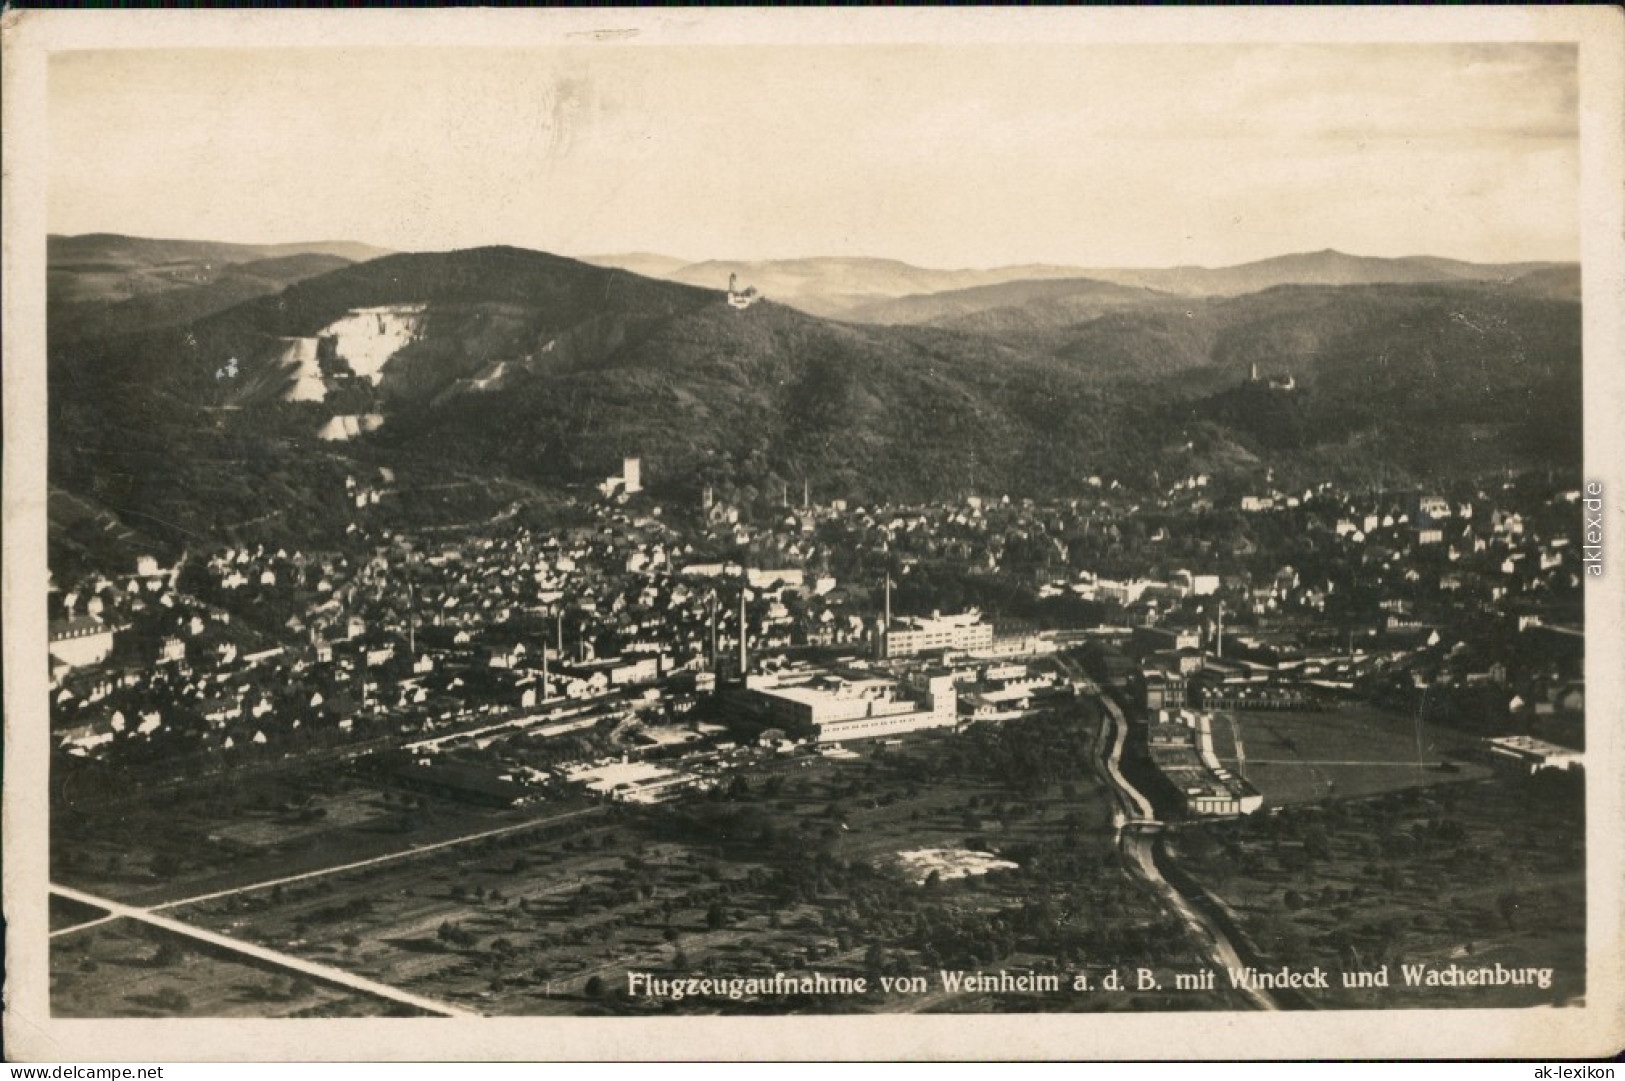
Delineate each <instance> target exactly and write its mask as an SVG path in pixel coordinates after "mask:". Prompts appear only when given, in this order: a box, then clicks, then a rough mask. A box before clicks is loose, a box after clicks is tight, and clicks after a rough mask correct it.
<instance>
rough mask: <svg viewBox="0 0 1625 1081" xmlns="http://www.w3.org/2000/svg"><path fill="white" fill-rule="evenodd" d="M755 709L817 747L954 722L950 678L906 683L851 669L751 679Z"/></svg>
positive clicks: (932, 674)
mask: <svg viewBox="0 0 1625 1081" xmlns="http://www.w3.org/2000/svg"><path fill="white" fill-rule="evenodd" d="M750 694H751V697H752V700H753V702H754V704H755V706H756V707H757V708H758V709H759V710H761V712H762V713H764V714H765V715H766V716H768V717H769V718H771V719H772V720H773V721H774V722H776V723H777V724H779V725H781V726H783V727H786V728H789V729H793V730H794V729H803V730H804V729H807V728H811V729H812V730H813V731H814V732H815V733H816V739H817V741H818V742H819V743H838V742H841V741H843V740H849V739H872V738H874V737H877V736H894V735H898V734H899V733H903V732H913V731H918V730H920V729H924V728H951V727H953V726H954V725H956V724H957V723H958V719H959V714H958V698H957V697H956V695H955V692H954V679H953V673H952V672H949V671H947V670H938V669H933V670H929V671H927V672H925V673H922V674H921V675H919V676H918V677H914V678H910V679H907V680H898V679H893V678H891V677H889V676H884V675H879V674H877V673H872V672H865V671H861V670H854V669H840V670H829V671H819V672H815V673H806V672H803V673H798V674H796V675H792V676H783V677H769V678H755V679H753V681H752V687H751V691H750Z"/></svg>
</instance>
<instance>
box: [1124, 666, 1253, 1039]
mask: <svg viewBox="0 0 1625 1081" xmlns="http://www.w3.org/2000/svg"><path fill="white" fill-rule="evenodd" d="M1098 701H1099V702H1100V704H1101V707H1102V708H1103V709H1105V711H1106V715H1107V718H1108V723H1107V724H1105V725H1102V726H1101V735H1100V737H1099V739H1098V742H1097V747H1098V748H1100V749H1101V750H1102V751H1103V752H1104V753H1103V754H1101V756H1100V758H1099V762H1100V764H1101V767H1102V771H1103V775H1104V776H1105V778H1106V780H1107V783H1108V784H1109V785H1110V786H1111V788H1112V791H1113V793H1114V794H1115V796H1116V798H1117V801H1118V807H1119V810H1120V813H1121V814H1122V815H1123V816H1124V817H1125V819H1126V821H1125V822H1124V824H1123V826H1122V828H1121V829H1120V830H1119V831H1118V844H1119V845H1120V846H1121V848H1122V851H1123V854H1124V855H1126V856H1128V857H1129V859H1130V861H1131V862H1132V864H1133V866H1134V867H1135V868H1136V869H1137V870H1138V871H1139V872H1140V875H1141V877H1143V878H1144V879H1145V880H1146V881H1147V882H1149V883H1151V885H1152V886H1154V887H1156V889H1157V890H1158V891H1159V892H1160V893H1161V894H1162V895H1163V896H1164V897H1166V898H1168V901H1169V903H1170V904H1172V905H1173V906H1174V909H1175V911H1177V912H1178V913H1179V915H1180V917H1181V918H1182V919H1184V921H1185V923H1186V924H1187V925H1188V926H1189V927H1190V928H1191V929H1192V930H1194V931H1195V932H1196V936H1197V939H1198V941H1201V942H1205V943H1207V944H1208V946H1209V947H1210V951H1211V953H1212V956H1213V960H1214V961H1216V962H1217V963H1218V964H1220V965H1222V966H1224V967H1225V968H1236V969H1241V968H1245V967H1247V964H1246V962H1245V961H1243V960H1242V957H1241V954H1240V953H1239V952H1238V951H1237V950H1236V947H1235V944H1234V943H1232V942H1231V941H1230V938H1229V936H1227V935H1226V934H1225V933H1224V931H1223V930H1222V929H1221V928H1220V927H1219V926H1218V925H1217V924H1216V923H1215V922H1214V921H1213V920H1212V919H1211V918H1210V917H1209V916H1208V915H1207V914H1206V913H1205V912H1203V911H1202V910H1201V909H1199V908H1197V907H1196V906H1195V905H1193V904H1192V903H1191V901H1190V899H1189V898H1188V897H1186V896H1185V895H1184V894H1183V893H1181V892H1180V891H1179V889H1178V887H1176V886H1175V885H1174V884H1173V883H1171V882H1169V881H1168V880H1167V879H1166V878H1164V877H1163V875H1162V870H1161V869H1160V868H1159V867H1158V866H1157V860H1156V846H1157V844H1158V841H1159V835H1160V834H1161V832H1162V823H1161V822H1158V821H1157V819H1156V814H1155V812H1154V811H1153V809H1152V807H1151V801H1150V800H1148V799H1146V798H1145V796H1144V795H1142V794H1141V793H1140V792H1139V790H1138V789H1136V788H1135V787H1134V786H1133V785H1132V784H1130V783H1129V782H1128V779H1127V778H1125V777H1124V776H1123V774H1122V771H1121V770H1120V769H1119V768H1118V763H1119V762H1120V761H1121V760H1122V756H1123V744H1124V742H1125V741H1126V740H1127V738H1128V720H1127V719H1126V718H1125V717H1124V716H1123V711H1122V710H1121V709H1119V708H1118V706H1117V703H1116V702H1113V701H1112V700H1111V699H1110V698H1109V697H1107V696H1106V695H1104V694H1102V695H1099V696H1098ZM1107 728H1110V729H1111V730H1112V734H1111V736H1110V744H1111V745H1110V747H1109V748H1108V747H1107V746H1106V744H1107V736H1106V730H1107ZM1241 993H1242V994H1244V995H1245V996H1246V997H1247V998H1248V1000H1249V1001H1251V1002H1252V1003H1253V1005H1255V1006H1257V1007H1258V1008H1259V1009H1263V1010H1278V1009H1280V1008H1281V1007H1280V1004H1279V1003H1278V1002H1276V1001H1275V999H1274V998H1273V997H1271V996H1270V995H1269V993H1268V992H1265V991H1261V990H1247V989H1245V988H1244V989H1242V991H1241Z"/></svg>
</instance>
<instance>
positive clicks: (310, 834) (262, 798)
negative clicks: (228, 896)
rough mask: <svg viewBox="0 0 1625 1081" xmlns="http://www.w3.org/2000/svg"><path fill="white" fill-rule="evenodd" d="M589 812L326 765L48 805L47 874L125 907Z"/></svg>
mask: <svg viewBox="0 0 1625 1081" xmlns="http://www.w3.org/2000/svg"><path fill="white" fill-rule="evenodd" d="M590 806H591V805H590V804H588V803H586V802H585V801H579V800H575V801H572V800H557V801H551V802H542V803H538V804H534V805H531V806H527V807H523V808H516V809H504V810H495V809H489V808H483V807H475V806H470V805H468V804H465V803H460V802H457V801H455V800H438V799H432V798H426V797H423V796H419V795H416V794H412V793H407V792H404V791H399V790H396V789H393V788H391V787H390V786H388V785H383V784H378V783H375V782H373V781H371V780H368V779H366V778H363V777H359V776H354V775H352V774H350V773H348V772H346V770H345V769H344V767H342V766H337V765H334V766H328V767H325V768H313V769H308V770H304V771H301V772H300V773H298V774H293V775H289V774H283V775H278V776H276V777H274V778H263V777H262V778H252V779H246V780H242V781H237V782H227V781H214V782H210V783H207V784H204V785H200V786H195V787H192V788H188V789H184V790H180V791H175V792H166V793H163V794H162V795H159V796H155V797H153V798H152V799H150V800H148V801H123V802H118V803H110V804H91V803H89V801H80V802H79V803H77V804H76V805H72V806H66V807H64V806H61V805H57V806H55V807H53V810H52V830H51V843H52V861H51V876H52V880H53V881H56V882H60V883H62V884H64V885H69V886H74V887H77V888H79V889H83V890H85V891H86V892H89V893H93V894H97V895H98V896H102V897H107V898H111V899H113V900H118V901H123V902H125V903H127V904H134V905H147V906H150V905H158V904H168V903H173V902H176V901H180V900H183V899H186V898H190V897H198V896H202V895H206V894H210V893H214V892H217V891H222V890H230V889H236V888H239V887H242V886H248V885H252V884H254V883H257V882H266V881H269V880H273V879H279V878H287V877H293V876H298V875H301V874H305V873H309V872H314V871H320V870H323V869H326V868H330V867H337V866H341V865H345V864H349V863H354V862H357V861H362V860H368V859H375V858H379V857H392V856H397V855H400V854H403V853H410V852H411V851H412V850H413V849H416V848H422V847H424V846H427V845H434V844H440V843H444V842H446V841H450V840H456V839H457V838H460V837H466V836H469V835H473V834H479V833H482V832H486V831H492V830H501V829H507V828H510V827H519V828H521V829H522V828H525V826H526V824H527V823H544V822H545V820H547V819H551V818H559V817H563V816H566V815H572V814H576V813H579V812H581V811H582V810H584V809H588V808H589V807H590ZM593 813H598V812H597V811H594V812H593ZM537 828H540V829H546V828H547V827H546V826H545V825H539V826H538V827H537Z"/></svg>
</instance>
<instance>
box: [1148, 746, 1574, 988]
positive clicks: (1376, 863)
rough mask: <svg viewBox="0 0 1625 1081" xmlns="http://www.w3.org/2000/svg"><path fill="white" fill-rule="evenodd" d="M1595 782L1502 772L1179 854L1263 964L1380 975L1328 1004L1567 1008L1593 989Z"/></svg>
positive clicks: (1196, 826)
mask: <svg viewBox="0 0 1625 1081" xmlns="http://www.w3.org/2000/svg"><path fill="white" fill-rule="evenodd" d="M1582 789H1583V777H1582V776H1580V775H1578V774H1576V775H1543V776H1539V777H1534V778H1530V777H1512V776H1505V777H1503V776H1496V777H1492V778H1489V779H1482V780H1475V781H1471V782H1468V783H1463V784H1449V785H1440V786H1438V787H1436V788H1432V789H1427V790H1420V789H1409V790H1400V791H1391V792H1386V793H1381V794H1378V795H1374V796H1370V797H1367V798H1364V799H1359V800H1340V801H1335V802H1327V803H1325V804H1322V805H1318V806H1297V807H1291V808H1287V809H1285V810H1283V811H1281V812H1280V813H1279V814H1275V815H1262V816H1256V817H1254V818H1251V819H1246V820H1238V821H1229V822H1211V823H1192V824H1189V825H1187V826H1185V827H1183V828H1181V829H1180V830H1179V831H1177V834H1176V835H1175V836H1174V837H1173V839H1172V842H1171V843H1172V848H1173V850H1174V851H1175V853H1176V858H1178V859H1179V860H1180V863H1181V865H1182V866H1183V867H1185V868H1186V869H1187V870H1189V871H1190V872H1191V874H1193V875H1194V876H1195V877H1196V878H1197V879H1198V880H1199V881H1200V882H1201V883H1202V884H1203V885H1204V886H1205V887H1206V888H1208V889H1209V890H1210V891H1211V892H1212V893H1213V894H1214V895H1215V896H1216V897H1217V898H1218V899H1219V902H1220V903H1221V904H1222V905H1224V906H1225V907H1227V908H1228V910H1229V911H1230V912H1231V913H1232V914H1233V916H1234V918H1235V920H1236V922H1237V923H1239V925H1240V926H1241V927H1242V928H1243V930H1244V932H1245V933H1246V935H1247V936H1248V937H1249V938H1250V939H1251V940H1252V942H1253V944H1254V945H1255V946H1256V948H1257V951H1258V953H1259V954H1260V955H1261V956H1262V959H1263V961H1264V962H1266V963H1274V964H1276V965H1280V964H1291V965H1293V966H1295V967H1300V968H1301V967H1307V966H1309V965H1313V964H1320V965H1323V966H1326V967H1327V968H1335V969H1340V970H1349V971H1354V970H1365V971H1378V970H1381V969H1382V968H1383V966H1387V970H1388V973H1389V979H1390V981H1391V984H1392V986H1390V987H1389V988H1387V989H1382V988H1367V989H1351V990H1345V989H1342V988H1341V987H1338V986H1337V985H1336V984H1334V987H1333V990H1332V992H1330V993H1325V992H1322V993H1320V994H1321V998H1322V1000H1323V1001H1324V1004H1325V1005H1327V1006H1330V1007H1345V1008H1361V1007H1408V1006H1416V1007H1423V1006H1426V1007H1446V1006H1480V1007H1487V1006H1528V1005H1534V1004H1565V1003H1569V1002H1574V1001H1578V1000H1579V999H1581V998H1582V997H1583V996H1584V993H1585V982H1586V979H1585V925H1586V915H1585V912H1586V894H1585V850H1584V836H1585V823H1584V806H1585V805H1584V796H1583V791H1582ZM1497 963H1499V964H1500V965H1502V967H1503V968H1506V969H1522V968H1525V967H1534V968H1536V969H1547V970H1549V971H1548V972H1547V976H1548V977H1549V979H1550V986H1549V987H1547V988H1544V989H1543V988H1540V987H1538V986H1517V985H1510V984H1509V985H1505V986H1495V987H1488V988H1485V987H1457V988H1450V987H1431V988H1429V987H1408V986H1405V985H1404V980H1403V978H1402V972H1401V970H1400V967H1399V966H1401V965H1404V964H1409V965H1418V964H1421V965H1428V966H1432V967H1434V968H1438V967H1441V966H1449V965H1452V964H1454V965H1457V966H1461V967H1463V968H1476V967H1479V966H1489V967H1491V968H1493V967H1494V966H1495V965H1496V964H1497Z"/></svg>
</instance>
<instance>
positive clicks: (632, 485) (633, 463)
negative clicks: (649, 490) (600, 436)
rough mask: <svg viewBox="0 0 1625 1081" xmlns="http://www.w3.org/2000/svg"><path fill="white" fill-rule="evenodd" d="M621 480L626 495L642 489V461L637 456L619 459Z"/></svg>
mask: <svg viewBox="0 0 1625 1081" xmlns="http://www.w3.org/2000/svg"><path fill="white" fill-rule="evenodd" d="M621 481H622V485H623V488H624V490H625V491H626V494H627V495H634V494H636V493H638V492H641V491H643V462H642V461H641V460H639V459H637V458H623V459H621Z"/></svg>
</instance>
